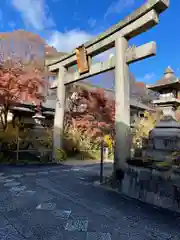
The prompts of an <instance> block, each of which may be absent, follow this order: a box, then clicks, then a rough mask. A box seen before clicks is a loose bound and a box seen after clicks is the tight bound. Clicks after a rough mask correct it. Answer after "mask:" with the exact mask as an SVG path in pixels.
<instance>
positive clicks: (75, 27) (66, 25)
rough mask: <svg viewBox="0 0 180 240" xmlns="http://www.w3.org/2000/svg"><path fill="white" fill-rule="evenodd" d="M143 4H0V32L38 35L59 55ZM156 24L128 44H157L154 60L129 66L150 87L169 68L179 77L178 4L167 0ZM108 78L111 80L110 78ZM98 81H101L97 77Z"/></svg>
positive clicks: (16, 0) (25, 0)
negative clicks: (28, 32)
mask: <svg viewBox="0 0 180 240" xmlns="http://www.w3.org/2000/svg"><path fill="white" fill-rule="evenodd" d="M144 2H145V0H115V1H112V0H91V1H87V0H4V4H1V5H0V20H1V21H0V31H2V32H4V31H12V30H14V29H25V30H28V31H32V32H35V33H39V34H40V35H41V36H42V37H43V38H44V39H45V40H46V41H47V42H48V43H49V44H51V45H53V46H55V47H56V48H57V49H58V50H59V51H65V52H66V51H67V52H68V51H71V50H72V49H73V48H74V47H76V46H78V45H80V44H82V43H84V42H85V41H87V40H89V39H90V38H93V37H94V36H95V35H97V34H99V33H101V32H102V31H104V30H106V29H107V28H108V27H110V26H112V25H113V24H115V23H117V22H118V21H119V20H120V19H122V18H124V17H125V16H127V15H128V14H129V13H131V12H132V11H133V10H135V9H136V8H137V7H139V6H140V5H141V4H143V3H144ZM170 2H171V3H170V8H169V9H168V10H166V11H165V12H164V13H163V14H162V15H161V16H160V23H159V25H157V26H156V27H154V28H153V29H151V30H149V31H148V32H146V33H143V34H141V35H139V36H138V37H136V38H134V39H132V40H131V43H132V44H136V45H141V44H144V43H146V42H149V41H156V42H157V56H155V57H152V58H149V59H146V60H143V61H140V62H137V63H134V64H131V66H130V70H131V72H132V73H133V74H134V75H135V77H136V79H137V80H138V81H144V82H146V83H153V82H155V81H156V80H158V79H159V78H161V77H162V75H163V72H164V69H165V68H166V67H167V66H169V65H170V66H171V67H172V68H173V69H174V71H175V73H176V75H177V76H178V75H180V46H179V41H180V40H179V39H180V14H179V9H180V1H179V0H171V1H170ZM109 76H112V75H111V74H110V75H109ZM98 81H103V77H102V76H100V77H99V80H98Z"/></svg>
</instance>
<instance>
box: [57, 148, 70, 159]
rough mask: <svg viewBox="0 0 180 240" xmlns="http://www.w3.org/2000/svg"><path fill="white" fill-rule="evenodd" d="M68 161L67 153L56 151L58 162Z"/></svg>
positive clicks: (61, 150) (60, 150)
mask: <svg viewBox="0 0 180 240" xmlns="http://www.w3.org/2000/svg"><path fill="white" fill-rule="evenodd" d="M66 159H67V155H66V152H65V151H64V150H63V149H56V161H57V162H61V161H65V160H66Z"/></svg>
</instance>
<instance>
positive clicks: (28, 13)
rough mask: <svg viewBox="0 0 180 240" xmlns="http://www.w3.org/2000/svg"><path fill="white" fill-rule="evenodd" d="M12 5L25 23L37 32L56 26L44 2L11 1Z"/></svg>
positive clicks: (36, 0) (33, 0) (40, 0)
mask: <svg viewBox="0 0 180 240" xmlns="http://www.w3.org/2000/svg"><path fill="white" fill-rule="evenodd" d="M11 4H12V6H13V7H14V8H15V9H16V10H17V11H18V12H19V13H20V14H21V16H22V18H23V21H24V23H25V24H28V25H31V26H32V27H33V28H35V29H36V30H43V29H44V28H46V27H50V26H53V25H54V22H53V19H52V18H51V17H50V16H49V14H48V12H49V10H48V6H47V5H46V3H45V1H44V0H11Z"/></svg>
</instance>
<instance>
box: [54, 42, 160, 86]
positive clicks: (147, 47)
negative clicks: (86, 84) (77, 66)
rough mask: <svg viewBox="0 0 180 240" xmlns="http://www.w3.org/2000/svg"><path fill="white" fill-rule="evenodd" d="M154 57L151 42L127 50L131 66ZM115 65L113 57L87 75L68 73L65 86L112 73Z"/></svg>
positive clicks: (91, 68)
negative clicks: (105, 73)
mask: <svg viewBox="0 0 180 240" xmlns="http://www.w3.org/2000/svg"><path fill="white" fill-rule="evenodd" d="M154 55H156V43H155V42H150V43H147V44H144V45H142V46H140V47H135V46H133V47H130V48H129V49H127V53H126V61H127V63H128V64H130V63H133V62H136V61H138V60H142V59H145V58H148V57H151V56H154ZM115 65H116V59H115V56H112V57H111V58H109V59H108V60H107V61H104V62H97V63H94V64H92V65H91V66H90V69H89V72H87V73H85V74H82V75H80V74H79V72H78V71H76V72H74V73H68V72H67V74H66V77H65V79H64V84H69V83H72V82H75V81H79V80H82V79H84V78H88V77H92V76H94V75H97V74H99V73H103V72H107V71H110V70H112V69H114V68H115ZM49 69H50V70H51V67H49ZM53 87H57V80H56V83H53Z"/></svg>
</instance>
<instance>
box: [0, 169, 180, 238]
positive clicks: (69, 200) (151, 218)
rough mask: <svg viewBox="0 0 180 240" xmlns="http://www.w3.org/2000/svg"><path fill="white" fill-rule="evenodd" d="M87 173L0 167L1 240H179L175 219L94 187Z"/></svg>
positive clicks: (82, 171) (154, 209) (177, 221)
mask: <svg viewBox="0 0 180 240" xmlns="http://www.w3.org/2000/svg"><path fill="white" fill-rule="evenodd" d="M94 167H95V166H94ZM95 168H96V167H95ZM92 173H93V174H94V170H93V166H81V167H79V166H76V167H72V166H57V167H50V166H49V167H36V168H33V167H31V168H24V167H19V168H18V167H16V168H5V169H1V171H0V239H1V240H7V239H8V240H11V239H12V240H15V239H17V240H22V239H32V240H36V239H39V240H41V239H42V240H46V239H47V240H56V239H58V240H81V239H82V240H96V239H97V240H111V239H112V240H116V239H117V240H129V239H132V240H154V239H156V240H170V239H171V240H179V239H180V229H179V226H180V220H179V218H178V215H177V216H175V215H174V214H172V213H170V212H167V211H162V210H159V209H156V208H153V207H151V206H149V205H145V204H141V203H139V202H138V201H134V200H130V199H128V198H124V197H122V196H120V195H119V194H117V193H115V192H112V191H108V190H105V189H103V188H101V187H98V186H94V185H93V184H92V178H91V176H92Z"/></svg>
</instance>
